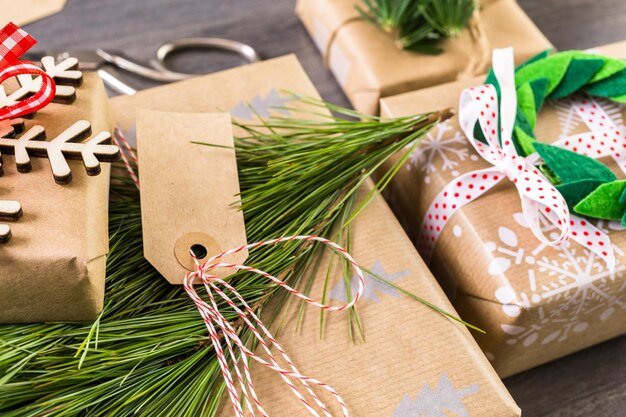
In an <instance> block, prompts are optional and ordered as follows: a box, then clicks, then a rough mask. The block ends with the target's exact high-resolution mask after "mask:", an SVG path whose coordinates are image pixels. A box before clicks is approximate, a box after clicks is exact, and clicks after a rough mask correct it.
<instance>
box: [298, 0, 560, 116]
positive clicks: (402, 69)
mask: <svg viewBox="0 0 626 417" xmlns="http://www.w3.org/2000/svg"><path fill="white" fill-rule="evenodd" d="M358 2H359V1H358V0H298V3H297V6H296V12H297V14H298V16H299V17H300V19H301V20H302V22H303V24H304V26H305V27H306V29H307V31H308V32H309V33H310V34H311V37H312V38H313V40H314V42H315V43H316V45H317V47H318V48H319V49H320V51H321V52H322V55H323V56H324V59H325V60H326V62H327V63H328V65H329V67H330V69H331V70H332V72H333V73H334V75H335V77H336V78H337V81H338V82H339V84H340V85H341V87H342V89H343V90H344V92H345V94H346V95H347V96H348V98H349V99H350V102H351V103H352V105H353V106H354V107H355V108H356V109H357V110H359V111H361V112H363V113H366V114H378V110H379V99H381V98H383V97H388V96H391V95H395V94H400V93H403V92H406V91H413V90H417V89H420V88H424V87H430V86H433V85H437V84H441V83H445V82H449V81H453V80H456V79H460V78H462V77H465V78H467V77H468V76H469V77H471V76H473V75H478V74H482V73H484V72H486V70H487V69H488V68H489V65H490V60H489V59H490V53H489V52H490V48H502V47H507V46H513V47H515V50H516V51H517V53H516V59H517V61H518V62H521V61H524V60H526V59H528V58H530V57H531V56H534V55H535V54H537V53H539V52H541V51H543V50H546V49H549V48H551V45H550V42H548V40H547V39H546V38H545V37H544V36H543V34H542V33H541V32H540V31H539V29H537V27H536V26H535V25H534V23H533V22H532V21H531V20H530V19H529V18H528V16H526V14H525V13H524V12H523V11H522V9H520V7H519V6H518V5H517V3H516V2H515V1H514V0H493V1H488V2H487V1H483V2H482V6H481V10H480V22H481V23H480V30H481V32H482V33H483V36H484V39H483V41H482V42H481V41H479V39H478V38H477V36H476V34H472V33H470V31H469V30H465V31H464V32H463V33H462V34H461V35H460V36H459V37H458V38H456V39H451V40H447V41H445V42H444V43H443V44H442V46H443V48H444V52H443V53H442V54H440V55H435V56H433V55H424V54H417V53H414V52H407V51H402V50H400V49H398V48H397V47H396V46H395V44H394V40H393V38H392V37H391V36H389V35H387V34H385V33H383V32H382V31H381V30H379V29H378V28H376V27H375V26H374V25H372V24H371V23H369V22H366V21H364V20H362V19H360V18H359V14H358V12H357V11H356V9H355V5H356V4H358ZM481 45H482V46H481ZM485 49H486V51H485ZM483 56H484V57H485V59H483V58H482V57H483ZM468 67H474V69H473V70H471V71H470V74H468V70H470V68H468Z"/></svg>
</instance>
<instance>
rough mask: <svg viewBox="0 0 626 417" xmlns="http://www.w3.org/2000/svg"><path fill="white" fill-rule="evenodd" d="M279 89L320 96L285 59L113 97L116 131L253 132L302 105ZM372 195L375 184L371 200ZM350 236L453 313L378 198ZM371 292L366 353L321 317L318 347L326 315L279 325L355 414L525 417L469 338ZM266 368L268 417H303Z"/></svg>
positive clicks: (381, 292) (338, 298)
mask: <svg viewBox="0 0 626 417" xmlns="http://www.w3.org/2000/svg"><path fill="white" fill-rule="evenodd" d="M283 90H284V91H290V92H297V93H300V94H304V95H307V96H310V97H319V95H318V93H317V91H316V90H315V88H314V87H313V85H312V84H311V82H310V80H309V79H308V78H307V76H306V74H305V73H304V71H303V69H302V67H301V66H300V64H299V63H298V61H297V60H296V58H295V57H294V56H287V57H282V58H276V59H272V60H268V61H265V62H262V63H258V64H254V65H248V66H245V67H241V68H236V69H232V70H228V71H224V72H220V73H216V74H213V75H209V76H204V77H198V78H196V79H193V80H189V81H184V82H181V83H177V84H173V85H168V86H163V87H158V88H154V89H151V90H145V91H143V92H140V93H138V94H136V95H134V96H129V97H118V98H114V99H113V100H112V103H113V109H114V112H115V114H116V115H117V120H118V122H119V124H120V125H121V127H122V129H123V130H125V131H126V132H127V136H129V137H130V138H132V136H133V135H134V134H133V132H134V124H135V121H134V120H135V118H134V115H135V110H136V109H140V108H141V109H144V108H146V109H151V110H162V111H168V110H169V111H172V110H175V111H183V112H186V111H189V112H198V111H216V110H222V111H230V113H231V116H233V117H235V118H237V119H238V120H239V121H241V122H246V121H251V122H252V121H254V120H255V113H257V114H260V115H262V116H267V115H269V114H277V115H284V114H285V113H284V112H285V110H284V109H280V108H275V107H274V106H285V105H288V106H289V107H293V106H296V105H300V104H299V103H294V102H289V103H287V102H286V101H285V100H288V98H287V97H286V96H284V95H282V94H281V91H283ZM248 104H249V105H250V106H252V107H253V108H254V111H252V110H251V109H250V108H249V107H248ZM281 112H282V113H281ZM235 134H237V133H236V132H235ZM140 152H141V151H140ZM139 159H140V160H141V154H139ZM370 187H371V185H370V184H368V185H367V186H366V188H365V189H364V190H365V191H367V190H369V189H370ZM351 235H353V236H354V238H353V241H352V244H351V246H350V252H351V253H353V254H354V256H355V258H356V259H358V262H359V264H362V265H363V266H364V267H365V268H367V269H370V270H371V272H373V273H375V274H378V275H382V276H383V277H384V278H385V279H387V280H390V281H391V282H393V283H394V284H396V285H397V286H399V287H400V288H402V289H405V290H406V291H409V292H411V293H414V294H416V295H419V296H421V297H423V298H425V299H427V300H429V301H431V302H433V303H434V304H436V305H437V306H439V307H441V308H443V309H445V310H448V311H452V307H451V306H450V304H449V302H448V301H447V300H446V298H445V296H444V294H443V292H442V291H441V290H440V288H439V286H438V284H437V283H436V281H435V280H434V278H433V277H432V275H431V274H430V273H429V271H428V269H427V268H426V266H425V265H424V264H423V263H422V261H421V260H420V258H419V256H418V255H417V252H416V251H415V250H414V249H413V247H412V245H411V243H410V241H409V240H408V238H407V237H406V235H405V234H404V232H403V231H402V229H401V227H400V225H399V224H398V222H397V220H396V219H395V218H394V216H393V214H392V213H391V211H390V210H389V208H388V207H387V205H386V203H385V202H384V201H383V200H382V198H377V199H375V201H374V202H373V203H372V204H371V205H370V206H369V207H368V209H367V210H366V211H365V212H364V213H363V214H361V215H360V216H359V217H358V218H357V219H356V221H355V223H354V225H353V227H352V229H351ZM323 270H325V268H320V271H323ZM341 275H342V274H341V271H337V273H336V274H333V277H334V278H332V285H333V286H332V288H330V289H329V292H328V295H329V297H330V298H332V300H328V301H329V303H331V304H337V305H340V304H342V300H344V302H345V299H346V284H344V281H342V280H341V278H340V277H341ZM354 279H355V280H356V278H354ZM323 285H324V276H320V277H319V279H318V280H316V284H315V287H314V288H312V289H311V291H310V293H311V294H314V296H316V297H317V296H318V295H319V294H320V291H321V288H322V286H323ZM365 288H366V290H365V295H364V299H362V300H361V301H362V304H360V303H361V301H360V302H359V305H358V306H357V311H358V314H359V317H360V320H361V323H362V325H363V329H364V335H365V342H363V341H361V340H360V339H359V336H356V335H355V339H356V340H355V341H354V343H353V342H351V341H350V334H349V330H348V316H347V314H345V313H330V314H327V315H326V316H325V325H324V337H323V338H322V337H320V327H319V323H320V321H319V310H312V311H307V312H306V314H305V320H304V322H303V327H302V328H301V329H300V331H299V332H297V333H296V332H295V326H296V323H297V321H298V320H297V319H296V318H297V314H298V311H297V308H298V307H299V306H300V304H299V303H297V302H294V303H291V307H292V308H290V309H289V310H285V311H284V312H281V315H282V316H281V317H279V318H278V319H277V320H276V323H281V322H286V323H287V327H286V328H284V329H283V331H281V332H280V334H279V335H278V340H279V342H280V343H281V344H283V346H284V347H285V349H286V350H287V351H288V352H289V353H290V355H291V357H292V359H293V360H294V362H295V363H296V364H297V366H298V367H299V368H300V369H301V370H302V371H303V372H304V373H306V374H307V375H309V376H311V377H313V378H316V379H320V380H322V381H324V382H325V383H328V384H329V385H330V386H332V387H333V388H335V389H336V390H337V392H338V393H339V394H341V395H342V396H343V398H344V400H345V401H346V404H347V407H348V409H349V410H350V411H351V415H357V416H364V417H365V416H372V417H374V416H381V415H385V416H387V415H388V416H396V417H403V416H407V417H408V416H415V415H423V414H424V413H431V414H432V415H446V413H456V414H458V415H497V416H505V417H506V416H518V415H519V413H520V411H519V409H518V407H517V406H516V405H515V403H514V402H513V400H512V399H511V397H510V396H509V394H508V392H507V391H506V389H505V388H504V386H503V385H502V383H501V382H500V381H499V379H498V377H497V375H496V374H495V372H493V369H492V368H491V366H490V365H489V363H488V361H487V360H486V359H485V358H484V356H483V355H482V353H481V352H480V350H479V348H478V346H477V345H476V343H475V341H474V340H473V339H472V337H471V335H470V334H469V331H468V330H467V329H466V328H464V327H463V326H462V325H460V324H457V323H454V322H452V321H450V320H448V319H446V318H444V317H443V316H442V315H440V314H438V313H435V312H434V311H433V310H431V309H429V308H427V307H425V306H424V305H422V304H420V303H419V302H417V301H415V300H414V299H411V298H410V297H408V296H406V295H404V294H402V292H401V291H400V290H398V289H395V288H393V287H391V286H387V285H384V284H381V283H380V282H378V281H376V280H375V279H372V278H371V277H368V278H366V287H365ZM270 310H271V303H270V304H269V306H268V308H266V309H264V313H267V314H268V316H269V315H271V311H270ZM283 317H284V319H283ZM262 368H265V367H263V366H256V365H253V366H252V369H251V373H252V378H253V379H254V386H255V387H256V390H257V392H258V395H259V399H260V400H261V402H262V403H263V407H264V408H265V410H266V411H267V412H268V413H269V415H272V416H294V415H304V414H305V413H306V410H305V409H304V408H303V406H302V404H300V403H299V401H298V400H296V399H295V397H293V396H292V395H291V393H290V392H289V390H288V389H287V387H286V386H285V385H284V382H283V381H282V380H281V378H280V377H279V376H278V375H276V373H275V372H272V371H271V370H268V369H262ZM322 399H323V400H324V401H325V402H326V404H327V405H328V406H329V407H331V408H332V411H333V415H335V412H338V410H337V409H336V408H335V407H337V405H336V404H335V403H334V402H333V401H332V398H327V397H326V396H325V395H324V394H322ZM232 413H233V409H232V405H231V404H230V402H229V400H228V398H227V397H226V396H224V398H223V403H222V410H221V412H220V414H219V415H222V416H229V415H232ZM337 415H341V414H337Z"/></svg>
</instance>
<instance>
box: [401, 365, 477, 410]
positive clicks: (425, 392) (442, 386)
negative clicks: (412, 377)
mask: <svg viewBox="0 0 626 417" xmlns="http://www.w3.org/2000/svg"><path fill="white" fill-rule="evenodd" d="M479 390H480V387H479V386H478V385H476V384H474V385H470V386H467V387H464V388H459V389H457V388H455V387H454V385H452V382H451V381H450V378H448V375H447V374H446V373H445V372H444V373H442V374H441V377H440V378H439V382H438V383H437V386H436V387H435V389H432V388H430V386H429V385H428V384H424V386H423V387H422V389H421V390H420V392H419V394H417V397H416V398H415V399H414V400H413V399H411V397H410V396H409V395H408V394H405V395H404V397H403V398H402V401H401V402H400V404H399V405H398V406H397V407H396V409H395V410H394V412H393V417H447V416H450V414H449V413H446V411H448V412H450V411H451V412H453V413H455V415H458V416H459V417H469V413H468V412H467V410H466V408H465V405H464V404H463V399H464V398H465V397H468V396H470V395H472V394H476V393H477V392H478V391H479Z"/></svg>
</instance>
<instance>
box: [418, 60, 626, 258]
mask: <svg viewBox="0 0 626 417" xmlns="http://www.w3.org/2000/svg"><path fill="white" fill-rule="evenodd" d="M493 70H494V74H495V76H496V79H497V80H498V84H499V86H500V93H501V94H500V100H499V101H498V96H497V92H496V89H495V87H494V86H493V85H490V84H488V85H483V86H480V87H472V88H468V89H465V90H463V92H462V93H461V98H460V103H459V124H460V126H461V129H462V130H463V132H464V133H465V136H466V137H467V139H468V140H469V142H470V143H471V144H472V146H473V147H474V149H475V150H476V152H477V153H478V154H479V155H480V156H481V157H482V158H483V159H484V160H485V161H487V162H489V164H491V165H493V167H491V168H487V169H482V170H478V171H473V172H468V173H466V174H463V175H461V176H459V177H458V178H456V179H455V180H453V181H452V182H450V183H449V184H448V185H446V187H444V189H443V190H442V191H441V192H440V193H439V194H438V195H437V197H435V199H434V201H433V202H432V204H431V205H430V207H429V209H428V211H427V212H426V215H425V216H424V219H423V221H422V224H421V226H420V236H419V238H418V248H419V250H420V253H421V254H422V256H423V257H424V259H425V260H426V261H430V258H431V256H432V253H433V250H434V247H435V244H436V242H437V239H438V238H439V235H440V234H441V232H442V231H443V229H444V227H445V225H446V223H447V222H448V221H449V220H450V218H451V217H452V215H453V214H454V213H455V212H456V211H457V210H459V209H460V208H461V207H463V206H464V205H466V204H468V203H470V202H472V201H474V200H476V199H477V198H479V197H480V196H482V195H483V194H484V193H486V192H487V191H489V190H490V189H491V188H493V187H494V186H495V185H496V184H498V183H499V182H500V181H502V180H503V179H504V178H507V179H508V180H509V181H511V182H513V184H515V187H516V189H517V192H518V193H519V196H520V200H521V204H522V212H523V213H524V216H525V217H526V220H527V222H528V225H529V226H530V229H531V230H532V231H533V233H534V234H535V236H536V237H537V238H538V239H539V240H540V241H542V242H544V243H546V244H548V245H550V246H554V247H558V246H560V245H562V244H563V243H565V242H566V241H567V240H568V239H570V238H571V239H572V240H574V241H576V242H578V243H580V244H582V245H583V246H585V247H587V248H588V249H590V250H591V251H592V252H593V253H595V254H597V255H598V256H600V257H601V258H602V259H604V260H605V261H606V263H607V265H608V267H609V268H610V269H613V268H614V265H615V257H614V254H613V248H612V246H611V242H610V240H609V238H608V236H607V235H606V234H605V233H602V232H601V231H600V230H598V229H597V228H596V227H594V226H593V225H591V224H590V223H589V222H587V221H586V220H584V219H581V218H578V217H575V216H570V213H569V210H568V207H567V203H566V201H565V199H564V198H563V196H562V195H561V194H560V193H559V192H558V191H557V190H556V188H554V186H553V185H552V184H551V183H550V181H549V180H547V179H546V178H545V177H544V176H543V174H541V172H539V170H537V169H536V167H535V166H534V165H533V164H532V163H531V160H534V159H536V155H535V156H533V158H528V159H527V158H523V157H521V156H519V155H518V154H517V151H516V149H515V145H514V144H513V141H512V132H513V125H514V123H515V115H516V110H517V96H516V90H515V69H514V65H513V50H512V49H511V48H507V49H496V50H494V52H493ZM477 122H478V123H479V125H480V128H481V130H482V133H483V135H484V137H485V139H486V142H487V143H486V144H485V143H483V142H480V141H478V140H477V139H476V138H475V137H474V126H475V125H476V123H477ZM498 130H499V135H498ZM544 222H547V223H548V224H552V225H554V226H555V227H556V230H557V233H556V234H552V233H551V234H550V235H549V236H546V234H544V232H543V228H542V224H543V223H544Z"/></svg>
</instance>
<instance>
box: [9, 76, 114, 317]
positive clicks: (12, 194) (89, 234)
mask: <svg viewBox="0 0 626 417" xmlns="http://www.w3.org/2000/svg"><path fill="white" fill-rule="evenodd" d="M9 88H10V87H9ZM64 89H65V87H64V86H60V87H58V88H57V93H59V91H61V92H63V91H64ZM8 91H10V90H8ZM79 120H86V121H88V122H90V123H91V132H92V135H95V134H97V133H99V132H101V131H107V132H110V131H111V130H112V119H111V114H110V111H109V104H108V97H107V95H106V91H105V89H104V86H103V85H102V81H101V80H100V78H99V77H98V75H97V74H95V73H92V74H84V81H83V84H82V86H80V87H77V88H76V100H75V101H74V102H73V103H72V104H63V103H52V104H49V105H48V106H46V107H45V108H43V109H42V110H39V111H38V112H37V113H35V115H34V117H33V118H32V119H24V129H25V130H26V131H28V130H29V129H30V128H32V127H34V126H35V125H39V126H42V127H43V128H44V129H45V134H46V138H47V140H52V139H53V138H56V137H58V136H59V135H60V134H61V133H62V132H64V131H66V130H67V129H68V128H70V126H72V125H73V124H74V123H76V122H77V121H79ZM9 122H12V123H13V122H14V121H9ZM5 125H6V122H5ZM5 127H6V126H5ZM90 137H91V136H90ZM18 138H19V135H18ZM10 140H16V139H10ZM2 160H3V163H2V167H3V169H4V176H3V177H1V178H0V185H1V187H0V194H1V195H0V198H1V199H3V200H15V201H18V202H19V203H20V204H21V206H22V209H23V213H24V215H23V217H22V218H20V219H19V220H18V221H16V222H12V223H10V226H11V231H12V239H11V241H10V242H8V243H6V244H4V245H1V246H0V265H2V267H1V268H0V322H3V323H7V322H37V321H88V320H94V319H96V318H97V317H98V314H99V313H100V311H101V310H102V304H103V300H104V276H105V266H106V254H107V252H108V214H107V201H108V186H109V173H110V166H109V164H101V173H100V174H99V175H96V176H89V175H88V174H87V172H86V170H85V167H84V166H83V162H82V161H75V160H73V161H68V164H69V168H70V170H71V172H72V174H71V182H69V183H68V184H56V183H55V179H54V178H53V175H52V173H51V168H50V162H49V161H48V159H42V158H36V157H34V158H31V166H32V170H31V172H28V173H20V172H18V171H17V169H16V163H15V157H14V156H13V155H8V154H6V153H4V154H3V155H2Z"/></svg>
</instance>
